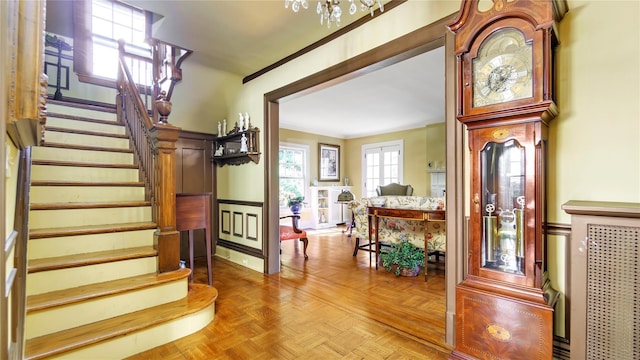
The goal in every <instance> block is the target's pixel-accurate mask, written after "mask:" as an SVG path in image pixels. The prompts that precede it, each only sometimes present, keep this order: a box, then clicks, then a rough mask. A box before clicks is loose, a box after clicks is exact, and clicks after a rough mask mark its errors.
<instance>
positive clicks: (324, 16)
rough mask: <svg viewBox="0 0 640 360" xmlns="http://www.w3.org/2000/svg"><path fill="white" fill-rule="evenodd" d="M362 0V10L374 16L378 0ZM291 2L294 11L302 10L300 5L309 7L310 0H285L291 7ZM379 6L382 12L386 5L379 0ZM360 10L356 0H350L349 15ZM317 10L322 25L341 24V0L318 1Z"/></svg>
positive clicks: (287, 6)
mask: <svg viewBox="0 0 640 360" xmlns="http://www.w3.org/2000/svg"><path fill="white" fill-rule="evenodd" d="M359 1H360V10H362V11H367V10H369V12H370V13H371V16H373V12H374V10H375V5H376V0H359ZM289 3H291V10H293V12H298V11H300V7H302V8H304V9H308V8H309V2H308V1H307V0H284V7H285V8H289ZM377 3H378V8H379V9H380V12H383V11H384V5H383V4H382V0H377ZM357 10H358V6H357V5H356V0H349V15H354V14H355V13H356V11H357ZM316 12H317V13H318V15H320V25H323V24H324V23H325V22H326V23H327V27H328V28H330V27H331V24H332V23H335V24H336V26H340V17H341V16H342V8H340V0H321V1H318V6H317V7H316Z"/></svg>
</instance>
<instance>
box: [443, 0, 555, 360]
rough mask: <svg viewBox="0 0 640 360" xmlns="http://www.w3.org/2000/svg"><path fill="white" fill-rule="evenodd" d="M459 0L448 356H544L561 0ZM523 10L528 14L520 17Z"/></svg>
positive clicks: (551, 294)
mask: <svg viewBox="0 0 640 360" xmlns="http://www.w3.org/2000/svg"><path fill="white" fill-rule="evenodd" d="M478 4H479V1H478V0H470V1H464V2H463V3H462V8H461V10H460V14H459V16H458V18H457V19H456V20H455V21H454V22H453V23H452V24H451V25H450V26H449V27H450V29H451V30H452V31H454V32H455V33H456V40H455V41H456V50H455V52H456V55H457V61H458V64H457V67H458V75H459V77H458V79H459V80H458V81H459V83H458V89H459V90H458V94H457V95H458V98H457V104H458V111H457V119H458V120H459V121H460V122H462V123H464V124H465V125H466V128H467V130H468V135H469V136H468V139H469V140H468V145H469V157H470V164H471V166H470V176H471V181H470V188H469V190H468V193H469V195H470V199H469V200H470V207H469V209H470V210H469V211H470V214H469V232H468V254H467V255H468V269H467V271H468V273H467V274H466V277H465V279H464V280H463V281H462V282H461V283H460V284H458V286H456V348H455V350H454V352H453V353H452V355H451V358H453V359H513V360H515V359H551V358H552V353H553V310H554V309H553V307H554V305H555V302H556V299H557V295H558V293H557V292H556V291H555V290H554V289H553V288H552V287H551V284H550V281H549V278H548V274H547V254H546V251H547V250H546V249H547V246H546V243H547V234H546V223H547V219H546V216H547V211H546V206H547V187H546V181H547V173H546V172H547V148H548V136H549V130H548V123H549V121H551V120H552V119H553V118H554V117H555V116H556V115H557V113H558V109H557V107H556V104H555V102H554V98H553V79H554V77H553V65H554V62H553V60H552V58H553V56H552V55H553V48H554V47H555V45H556V44H557V38H556V36H555V33H554V29H555V27H554V22H555V21H556V20H559V18H560V17H561V16H562V14H563V13H564V12H565V11H566V2H565V1H563V0H557V1H533V0H513V1H506V0H495V1H494V2H493V5H492V7H491V8H490V9H480V8H479V7H478ZM522 14H528V16H526V17H525V16H522Z"/></svg>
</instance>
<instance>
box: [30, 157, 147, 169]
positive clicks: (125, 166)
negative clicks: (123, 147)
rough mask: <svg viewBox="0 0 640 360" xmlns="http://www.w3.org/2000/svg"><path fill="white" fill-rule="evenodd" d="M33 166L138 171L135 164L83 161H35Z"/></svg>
mask: <svg viewBox="0 0 640 360" xmlns="http://www.w3.org/2000/svg"><path fill="white" fill-rule="evenodd" d="M31 163H32V164H33V165H55V166H76V167H99V168H116V169H118V168H121V169H138V165H137V164H112V163H100V162H83V161H59V160H37V159H34V160H32V161H31Z"/></svg>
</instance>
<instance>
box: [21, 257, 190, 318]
mask: <svg viewBox="0 0 640 360" xmlns="http://www.w3.org/2000/svg"><path fill="white" fill-rule="evenodd" d="M189 274H191V270H190V269H188V268H185V269H178V270H176V271H169V272H166V273H161V274H158V273H151V274H144V275H139V276H133V277H129V278H124V279H118V280H111V281H106V282H102V283H94V284H89V285H84V286H79V287H75V288H72V289H64V290H58V291H52V292H48V293H44V294H37V295H31V296H28V297H27V305H26V310H27V313H29V312H35V311H39V310H45V309H49V308H52V307H57V306H63V305H68V304H73V303H77V302H80V301H85V300H89V299H95V298H99V297H103V296H109V295H116V294H121V293H125V292H128V291H132V290H136V289H142V288H145V287H151V286H156V285H160V284H164V283H168V282H171V281H176V280H180V279H184V278H187V277H188V276H189Z"/></svg>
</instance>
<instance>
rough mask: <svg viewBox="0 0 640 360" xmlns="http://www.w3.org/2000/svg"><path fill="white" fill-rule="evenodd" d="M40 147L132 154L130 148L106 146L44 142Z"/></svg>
mask: <svg viewBox="0 0 640 360" xmlns="http://www.w3.org/2000/svg"><path fill="white" fill-rule="evenodd" d="M42 146H44V147H50V148H57V149H71V150H89V151H104V152H115V153H126V154H129V153H131V154H133V149H130V148H114V147H106V146H90V145H75V144H64V143H55V142H49V141H46V140H45V141H44V142H43V143H42Z"/></svg>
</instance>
